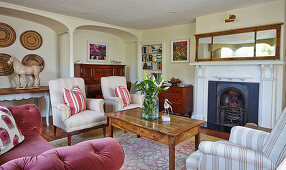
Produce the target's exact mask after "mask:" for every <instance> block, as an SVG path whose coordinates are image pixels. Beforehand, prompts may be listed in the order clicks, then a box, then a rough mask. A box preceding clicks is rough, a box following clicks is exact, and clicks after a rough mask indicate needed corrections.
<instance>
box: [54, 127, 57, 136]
mask: <svg viewBox="0 0 286 170" xmlns="http://www.w3.org/2000/svg"><path fill="white" fill-rule="evenodd" d="M56 133H57V127H56V126H54V137H56Z"/></svg>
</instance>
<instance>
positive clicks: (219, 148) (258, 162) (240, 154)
mask: <svg viewBox="0 0 286 170" xmlns="http://www.w3.org/2000/svg"><path fill="white" fill-rule="evenodd" d="M199 150H200V152H202V153H203V154H208V155H214V156H218V157H221V158H225V159H231V160H236V161H238V162H243V163H246V164H252V165H255V166H259V167H263V168H265V169H273V167H274V164H273V163H272V162H271V161H270V160H269V159H268V158H267V157H265V156H264V155H263V153H262V152H259V151H255V150H250V149H248V148H243V147H239V146H234V145H230V144H225V143H217V142H209V141H207V142H202V143H201V144H200V145H199Z"/></svg>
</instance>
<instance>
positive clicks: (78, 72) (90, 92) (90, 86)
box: [74, 64, 131, 98]
mask: <svg viewBox="0 0 286 170" xmlns="http://www.w3.org/2000/svg"><path fill="white" fill-rule="evenodd" d="M74 76H75V77H81V78H83V79H84V81H85V86H86V95H87V97H89V98H102V92H101V77H108V76H125V65H105V64H75V65H74ZM127 84H128V85H127V86H130V85H131V84H130V85H129V83H127Z"/></svg>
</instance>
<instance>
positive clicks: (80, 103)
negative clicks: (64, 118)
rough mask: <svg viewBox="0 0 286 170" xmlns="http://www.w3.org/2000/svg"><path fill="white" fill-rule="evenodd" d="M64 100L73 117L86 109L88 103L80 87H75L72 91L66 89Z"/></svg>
mask: <svg viewBox="0 0 286 170" xmlns="http://www.w3.org/2000/svg"><path fill="white" fill-rule="evenodd" d="M63 98H64V103H65V104H66V105H67V106H69V107H70V109H71V115H74V114H76V113H79V112H81V111H84V110H85V109H86V101H85V98H84V95H83V93H82V90H81V89H80V88H79V86H75V87H74V88H73V89H72V90H71V91H69V90H68V89H64V94H63Z"/></svg>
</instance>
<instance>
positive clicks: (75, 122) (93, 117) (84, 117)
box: [64, 110, 107, 132]
mask: <svg viewBox="0 0 286 170" xmlns="http://www.w3.org/2000/svg"><path fill="white" fill-rule="evenodd" d="M106 120H107V118H106V116H104V113H100V112H95V111H92V110H85V111H82V112H80V113H78V114H75V115H73V116H71V117H69V118H68V119H66V120H65V121H64V126H65V130H66V131H67V132H72V131H75V130H81V129H87V128H91V127H94V126H98V125H102V124H106V123H107V121H106Z"/></svg>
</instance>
